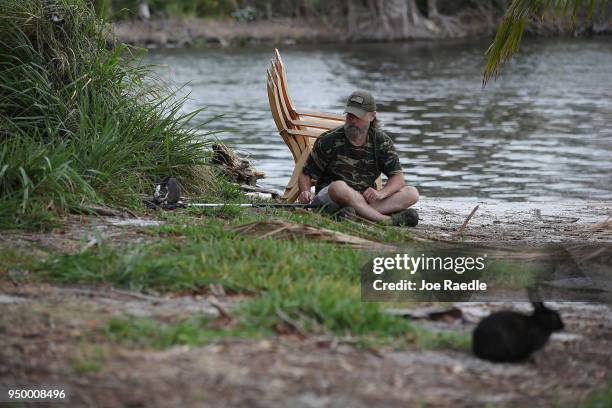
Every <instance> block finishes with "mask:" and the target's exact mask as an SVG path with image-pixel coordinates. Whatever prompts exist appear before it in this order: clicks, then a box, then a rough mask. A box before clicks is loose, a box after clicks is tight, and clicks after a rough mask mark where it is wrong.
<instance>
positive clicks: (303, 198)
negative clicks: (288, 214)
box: [298, 172, 314, 204]
mask: <svg viewBox="0 0 612 408" xmlns="http://www.w3.org/2000/svg"><path fill="white" fill-rule="evenodd" d="M311 187H312V181H311V179H310V176H309V175H308V174H306V173H304V172H301V173H300V175H299V176H298V188H299V189H300V195H299V196H298V201H299V202H300V203H303V204H309V203H310V202H311V201H312V199H313V198H314V194H313V193H312V191H310V188H311Z"/></svg>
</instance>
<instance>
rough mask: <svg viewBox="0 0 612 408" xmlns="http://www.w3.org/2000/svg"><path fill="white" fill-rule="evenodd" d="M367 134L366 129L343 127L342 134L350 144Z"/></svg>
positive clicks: (353, 126)
mask: <svg viewBox="0 0 612 408" xmlns="http://www.w3.org/2000/svg"><path fill="white" fill-rule="evenodd" d="M367 133H368V128H363V129H362V128H360V127H358V126H355V125H349V124H345V125H344V134H345V135H346V138H347V139H348V140H350V141H351V142H354V141H356V140H359V139H361V138H363V137H364V136H365V135H366V134H367Z"/></svg>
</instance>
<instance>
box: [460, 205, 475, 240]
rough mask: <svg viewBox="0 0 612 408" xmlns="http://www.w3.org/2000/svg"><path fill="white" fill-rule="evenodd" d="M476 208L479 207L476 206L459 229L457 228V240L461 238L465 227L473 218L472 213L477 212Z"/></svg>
mask: <svg viewBox="0 0 612 408" xmlns="http://www.w3.org/2000/svg"><path fill="white" fill-rule="evenodd" d="M478 207H480V205H477V206H476V207H474V209H473V210H472V212H471V213H470V215H468V216H467V218H466V219H465V221H463V225H461V228H459V231H457V238H461V237H462V236H463V232H464V230H465V227H467V224H468V222H470V220H471V219H472V217H473V216H474V213H476V210H478Z"/></svg>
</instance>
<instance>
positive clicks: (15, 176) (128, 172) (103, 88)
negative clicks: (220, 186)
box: [0, 0, 207, 228]
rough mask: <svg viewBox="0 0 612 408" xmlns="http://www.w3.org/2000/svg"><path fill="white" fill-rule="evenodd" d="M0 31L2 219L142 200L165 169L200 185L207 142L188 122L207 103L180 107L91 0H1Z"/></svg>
mask: <svg viewBox="0 0 612 408" xmlns="http://www.w3.org/2000/svg"><path fill="white" fill-rule="evenodd" d="M58 18H59V19H60V21H59V22H58ZM0 38H1V40H0V227H1V228H6V227H15V226H18V227H42V226H45V225H48V224H49V222H50V221H51V220H52V219H53V217H54V216H55V215H57V214H61V213H62V212H65V211H67V210H79V209H81V210H82V209H83V208H84V207H86V206H87V204H90V203H106V204H110V205H124V206H131V207H137V206H139V205H140V204H139V198H138V196H139V194H140V193H143V192H147V193H150V191H149V190H150V188H151V187H150V186H151V185H152V182H153V181H154V180H159V179H160V178H162V177H164V176H167V175H175V176H177V177H179V178H180V180H181V181H182V183H183V185H184V187H185V188H186V189H187V190H189V189H191V190H194V189H197V188H200V187H201V186H198V184H199V182H198V181H197V180H198V175H199V171H201V169H200V168H199V167H198V165H201V164H203V163H204V162H205V159H206V157H205V153H204V149H203V148H204V147H205V146H206V143H207V142H206V138H205V137H204V136H205V134H203V132H202V131H201V130H200V129H197V128H192V127H189V125H188V123H189V121H190V119H192V118H193V117H194V116H195V115H197V114H198V113H199V111H195V112H191V113H188V114H181V113H180V112H181V108H182V106H183V102H184V100H183V99H180V98H176V97H175V95H173V94H172V93H169V92H167V91H166V90H165V89H163V88H161V87H159V86H157V85H154V84H152V83H151V81H148V82H147V81H146V80H147V78H148V76H149V75H150V72H149V70H148V68H143V67H138V66H136V64H135V61H136V60H135V57H134V56H133V55H132V53H131V50H130V49H128V48H127V47H126V46H124V45H120V44H112V43H111V42H110V36H109V33H108V30H107V27H106V26H105V24H104V23H103V22H102V21H100V20H98V19H97V18H96V16H95V14H94V12H93V9H92V8H91V6H89V5H88V3H86V2H85V1H84V0H77V1H68V0H58V1H55V2H53V7H52V8H49V7H47V8H43V6H42V2H40V1H35V0H20V1H18V0H6V1H3V2H1V3H0ZM109 48H110V49H109Z"/></svg>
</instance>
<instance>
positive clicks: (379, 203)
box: [298, 91, 419, 226]
mask: <svg viewBox="0 0 612 408" xmlns="http://www.w3.org/2000/svg"><path fill="white" fill-rule="evenodd" d="M344 113H346V122H345V124H344V126H340V127H338V128H336V129H332V130H330V131H328V132H325V133H323V134H322V135H321V136H320V137H319V138H318V139H317V141H316V142H315V143H314V145H313V148H312V151H311V152H310V155H309V156H308V160H307V161H306V164H305V165H304V168H303V170H302V173H301V174H300V176H299V179H298V185H299V188H300V195H299V197H298V201H299V202H301V203H312V204H320V205H325V206H326V207H327V209H328V210H332V211H334V210H339V209H341V208H347V209H349V211H352V210H351V208H352V209H354V211H355V212H356V213H357V214H358V215H359V216H361V217H363V218H367V219H369V220H371V221H376V222H382V223H384V224H387V225H407V226H416V225H417V223H418V220H419V217H418V214H417V212H416V211H415V210H414V209H408V207H410V206H411V205H413V204H414V203H416V202H417V201H418V199H419V192H418V191H417V189H416V188H414V187H410V186H406V185H405V183H404V175H403V173H402V168H401V166H400V162H399V158H398V156H397V152H396V151H395V148H394V147H393V142H392V141H391V138H389V136H387V135H386V134H385V133H384V132H383V131H382V130H381V129H380V126H379V123H378V120H377V119H376V103H375V101H374V97H372V95H371V94H370V93H368V92H365V91H355V92H353V93H352V94H351V96H350V97H349V99H348V101H347V104H346V109H345V111H344ZM381 172H383V173H385V175H386V176H387V177H388V180H387V183H386V185H385V187H384V188H383V189H382V190H380V191H378V190H376V189H374V183H375V181H376V179H377V178H378V176H380V173H381ZM311 178H315V179H316V180H317V184H316V186H315V191H316V195H314V194H313V193H312V192H311V191H310V189H311Z"/></svg>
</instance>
